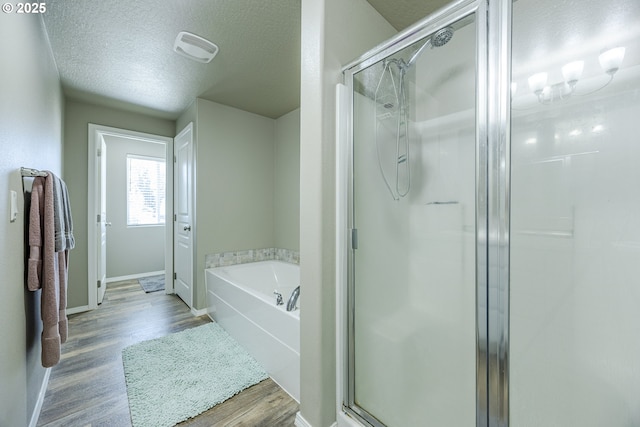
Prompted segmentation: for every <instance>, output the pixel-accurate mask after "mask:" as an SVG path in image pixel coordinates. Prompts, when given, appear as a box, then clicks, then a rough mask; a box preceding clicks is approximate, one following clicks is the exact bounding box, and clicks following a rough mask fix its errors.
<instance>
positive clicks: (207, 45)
mask: <svg viewBox="0 0 640 427" xmlns="http://www.w3.org/2000/svg"><path fill="white" fill-rule="evenodd" d="M173 50H174V51H175V52H176V53H179V54H180V55H182V56H186V57H187V58H189V59H193V60H194V61H198V62H202V63H204V64H206V63H208V62H211V60H212V59H213V58H214V56H216V54H217V53H218V46H216V45H215V44H213V43H211V42H210V41H209V40H207V39H203V38H202V37H200V36H196V35H195V34H191V33H188V32H186V31H181V32H180V33H178V37H176V41H175V43H174V44H173Z"/></svg>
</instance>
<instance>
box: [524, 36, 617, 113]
mask: <svg viewBox="0 0 640 427" xmlns="http://www.w3.org/2000/svg"><path fill="white" fill-rule="evenodd" d="M624 52H625V48H624V47H615V48H613V49H607V50H603V51H602V52H601V53H600V56H598V62H599V63H600V67H601V68H602V70H603V71H604V72H605V73H606V74H608V75H609V80H608V81H607V82H606V83H605V84H604V85H602V86H601V87H599V88H598V89H595V90H593V91H591V92H589V93H584V94H578V93H575V88H576V85H577V84H578V81H579V80H580V77H582V72H583V71H584V61H582V60H579V61H573V62H569V63H568V64H566V65H564V66H563V67H562V78H563V79H564V81H562V82H559V83H554V84H551V85H547V79H548V73H545V72H542V73H537V74H534V75H532V76H531V77H529V79H528V83H529V89H530V90H531V92H533V93H534V94H535V95H536V97H537V98H538V102H540V103H541V104H551V103H552V102H554V101H562V100H565V99H568V98H570V97H571V96H572V95H590V94H592V93H594V92H597V91H599V90H601V89H603V88H604V87H605V86H607V85H609V83H611V81H612V80H613V76H614V74H615V73H616V72H617V71H618V69H619V68H620V65H621V64H622V60H623V59H624Z"/></svg>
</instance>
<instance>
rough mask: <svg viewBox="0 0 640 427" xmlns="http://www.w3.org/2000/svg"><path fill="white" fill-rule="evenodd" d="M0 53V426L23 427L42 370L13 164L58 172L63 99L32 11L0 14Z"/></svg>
mask: <svg viewBox="0 0 640 427" xmlns="http://www.w3.org/2000/svg"><path fill="white" fill-rule="evenodd" d="M0 58H2V66H1V67H0V94H1V95H0V152H1V153H2V155H0V190H1V191H0V193H1V197H0V236H2V239H0V271H1V272H2V298H0V324H1V325H3V326H2V328H0V342H1V343H2V345H1V346H0V384H1V385H0V425H2V426H24V425H28V423H29V419H30V417H31V414H32V412H33V409H34V407H35V404H36V401H37V398H38V393H39V392H40V388H41V386H42V382H43V379H44V375H45V369H44V368H42V365H41V362H40V360H41V359H40V351H41V347H40V333H41V330H42V324H41V318H40V291H37V292H29V291H27V290H26V288H25V284H24V257H25V243H24V226H25V220H26V219H27V218H28V215H25V207H24V197H23V193H22V178H21V175H20V171H19V170H20V167H21V166H25V167H32V168H37V169H48V170H50V171H52V172H54V173H55V174H58V175H61V173H62V114H63V113H62V111H63V109H62V107H63V97H62V92H61V89H60V83H59V77H58V72H57V70H56V67H55V63H54V61H53V58H52V55H51V53H50V47H49V42H48V39H47V37H46V34H45V30H44V26H43V24H42V20H41V18H40V16H37V15H16V14H5V13H2V14H0ZM28 186H29V188H30V185H29V184H28ZM10 190H13V191H16V192H17V193H18V202H19V205H18V206H19V214H18V219H17V220H16V221H15V222H9V206H8V201H9V191H10ZM74 255H75V254H74V253H72V254H71V259H72V260H73V258H74Z"/></svg>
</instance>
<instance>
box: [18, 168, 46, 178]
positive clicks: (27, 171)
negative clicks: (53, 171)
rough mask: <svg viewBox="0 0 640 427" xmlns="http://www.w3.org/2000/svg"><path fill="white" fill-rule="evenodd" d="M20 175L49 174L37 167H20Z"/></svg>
mask: <svg viewBox="0 0 640 427" xmlns="http://www.w3.org/2000/svg"><path fill="white" fill-rule="evenodd" d="M20 173H21V174H22V176H48V175H49V174H48V173H46V172H43V171H39V170H38V169H32V168H20Z"/></svg>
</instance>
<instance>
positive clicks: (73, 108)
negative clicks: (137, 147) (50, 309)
mask: <svg viewBox="0 0 640 427" xmlns="http://www.w3.org/2000/svg"><path fill="white" fill-rule="evenodd" d="M89 123H93V124H98V125H104V126H110V127H115V128H120V129H127V130H133V131H138V132H144V133H150V134H153V135H160V136H168V137H171V138H173V137H174V136H175V133H174V132H175V127H176V123H175V121H173V120H166V119H159V118H156V117H151V116H147V115H144V114H138V113H132V112H129V111H121V110H115V109H113V108H108V107H102V106H97V105H92V104H87V103H85V102H80V101H75V100H67V101H66V103H65V121H64V153H63V155H64V165H65V167H64V175H65V180H66V182H67V186H68V188H69V198H70V201H71V209H72V215H73V222H74V235H75V238H76V248H75V249H74V251H73V253H72V255H71V262H70V263H69V293H68V306H69V307H84V306H87V305H88V294H87V274H88V273H87V170H88V169H87V156H88V145H89V142H88V134H89V130H88V126H89Z"/></svg>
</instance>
